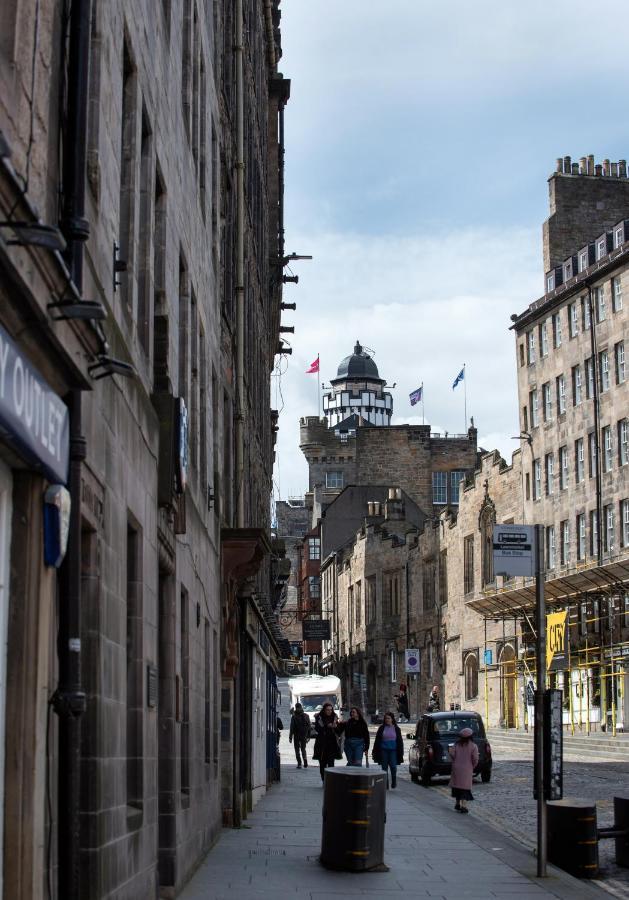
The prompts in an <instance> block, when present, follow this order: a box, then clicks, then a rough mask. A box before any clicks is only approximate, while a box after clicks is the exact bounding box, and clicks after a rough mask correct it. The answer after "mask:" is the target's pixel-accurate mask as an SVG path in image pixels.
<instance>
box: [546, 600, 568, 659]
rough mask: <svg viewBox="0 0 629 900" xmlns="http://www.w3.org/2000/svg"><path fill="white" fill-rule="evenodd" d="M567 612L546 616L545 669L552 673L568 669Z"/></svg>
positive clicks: (563, 610) (564, 610)
mask: <svg viewBox="0 0 629 900" xmlns="http://www.w3.org/2000/svg"><path fill="white" fill-rule="evenodd" d="M567 618H568V610H567V609H562V610H561V612H554V613H549V614H548V615H547V616H546V669H547V670H548V671H549V672H554V671H556V670H557V669H567V668H568V625H567V623H566V619H567Z"/></svg>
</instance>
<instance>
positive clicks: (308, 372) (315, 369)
mask: <svg viewBox="0 0 629 900" xmlns="http://www.w3.org/2000/svg"><path fill="white" fill-rule="evenodd" d="M318 371H319V357H318V356H317V358H316V359H315V361H314V362H311V363H310V368H309V369H306V375H312V374H313V372H318Z"/></svg>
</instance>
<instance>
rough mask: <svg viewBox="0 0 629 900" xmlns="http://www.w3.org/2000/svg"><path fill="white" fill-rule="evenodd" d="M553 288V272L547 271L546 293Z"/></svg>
mask: <svg viewBox="0 0 629 900" xmlns="http://www.w3.org/2000/svg"><path fill="white" fill-rule="evenodd" d="M554 290H555V273H554V272H549V273H548V275H547V276H546V293H547V294H550V292H551V291H554Z"/></svg>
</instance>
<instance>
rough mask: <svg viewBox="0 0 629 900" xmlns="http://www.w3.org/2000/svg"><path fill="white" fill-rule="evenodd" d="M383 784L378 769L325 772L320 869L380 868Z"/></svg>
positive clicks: (384, 790)
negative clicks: (321, 866) (323, 867)
mask: <svg viewBox="0 0 629 900" xmlns="http://www.w3.org/2000/svg"><path fill="white" fill-rule="evenodd" d="M386 782H387V777H386V774H385V773H384V772H383V771H382V769H374V770H373V771H370V770H369V769H363V768H361V767H359V766H344V767H342V768H341V767H340V768H338V769H336V768H329V769H326V770H325V783H324V790H323V828H322V832H321V857H320V860H321V863H322V865H324V866H327V867H328V868H330V869H345V870H347V871H350V872H363V871H366V870H367V869H374V868H376V867H378V866H382V865H384V822H385V801H386Z"/></svg>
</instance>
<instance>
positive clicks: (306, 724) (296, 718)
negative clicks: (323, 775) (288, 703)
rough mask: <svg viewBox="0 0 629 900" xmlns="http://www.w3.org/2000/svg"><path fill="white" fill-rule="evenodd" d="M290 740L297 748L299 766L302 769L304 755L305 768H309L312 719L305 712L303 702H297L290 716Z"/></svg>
mask: <svg viewBox="0 0 629 900" xmlns="http://www.w3.org/2000/svg"><path fill="white" fill-rule="evenodd" d="M288 740H289V742H290V743H292V744H293V746H294V748H295V756H296V757H297V768H298V769H301V760H302V757H303V761H304V769H307V768H308V760H307V758H306V744H307V742H308V741H309V740H310V719H309V718H308V716H307V715H306V713H305V712H304V708H303V706H302V705H301V703H296V704H295V712H294V713H293V714H292V716H291V717H290V730H289V732H288Z"/></svg>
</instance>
